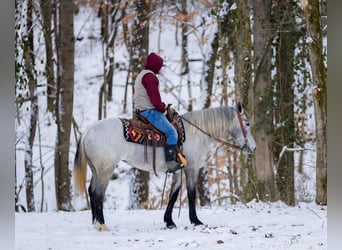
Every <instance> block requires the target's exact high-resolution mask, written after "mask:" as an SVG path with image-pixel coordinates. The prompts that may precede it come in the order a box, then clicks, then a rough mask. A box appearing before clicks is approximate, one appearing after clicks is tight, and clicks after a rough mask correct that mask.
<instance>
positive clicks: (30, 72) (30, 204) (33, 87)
mask: <svg viewBox="0 0 342 250" xmlns="http://www.w3.org/2000/svg"><path fill="white" fill-rule="evenodd" d="M33 8H34V1H33V0H28V1H27V12H26V13H27V14H26V32H27V33H26V37H24V38H23V39H24V60H25V70H26V74H27V81H28V87H29V97H30V100H31V105H30V124H29V127H28V132H27V134H28V138H27V143H26V148H25V160H24V161H25V183H26V202H27V210H28V211H29V212H32V211H35V210H36V209H35V201H34V190H33V186H34V183H33V162H32V158H33V142H34V138H35V134H36V127H37V115H38V100H37V98H38V97H37V76H36V73H35V55H34V32H33V21H32V12H33Z"/></svg>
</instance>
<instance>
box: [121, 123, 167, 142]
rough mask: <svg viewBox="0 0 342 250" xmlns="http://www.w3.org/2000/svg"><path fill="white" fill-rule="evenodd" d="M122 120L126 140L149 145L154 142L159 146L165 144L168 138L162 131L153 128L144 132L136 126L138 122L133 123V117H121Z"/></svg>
mask: <svg viewBox="0 0 342 250" xmlns="http://www.w3.org/2000/svg"><path fill="white" fill-rule="evenodd" d="M120 120H121V122H122V127H123V134H124V137H125V139H126V141H128V142H134V143H139V144H144V145H148V146H153V144H154V143H155V146H157V147H162V146H164V142H165V140H166V138H165V136H164V135H163V134H161V133H160V132H159V133H157V132H154V131H152V130H148V131H146V130H145V131H144V132H142V130H141V129H139V128H138V129H136V128H135V126H134V124H135V125H136V122H134V123H133V122H132V119H125V118H120ZM138 122H140V121H138Z"/></svg>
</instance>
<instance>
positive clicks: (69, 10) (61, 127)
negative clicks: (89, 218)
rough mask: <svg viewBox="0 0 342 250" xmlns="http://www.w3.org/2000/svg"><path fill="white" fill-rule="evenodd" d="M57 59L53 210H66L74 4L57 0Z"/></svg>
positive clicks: (72, 81)
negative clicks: (58, 76)
mask: <svg viewBox="0 0 342 250" xmlns="http://www.w3.org/2000/svg"><path fill="white" fill-rule="evenodd" d="M59 3H60V8H59V21H60V23H59V32H58V33H59V37H60V41H59V56H58V59H59V60H58V66H59V69H60V70H59V73H60V81H59V82H58V87H57V95H58V96H57V99H56V124H57V141H56V148H55V191H56V200H57V209H58V210H65V211H70V210H72V205H71V185H70V177H71V173H70V171H69V148H70V131H71V123H72V109H73V91H74V56H75V55H74V51H75V48H74V46H75V41H74V2H73V1H69V0H60V2H59Z"/></svg>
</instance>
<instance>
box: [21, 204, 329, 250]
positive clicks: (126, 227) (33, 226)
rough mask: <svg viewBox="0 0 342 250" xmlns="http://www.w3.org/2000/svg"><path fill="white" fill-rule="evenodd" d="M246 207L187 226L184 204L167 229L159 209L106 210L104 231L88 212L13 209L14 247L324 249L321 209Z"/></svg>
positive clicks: (207, 212) (212, 211) (212, 213)
mask: <svg viewBox="0 0 342 250" xmlns="http://www.w3.org/2000/svg"><path fill="white" fill-rule="evenodd" d="M247 206H248V207H247ZM247 206H245V205H243V204H237V205H230V206H229V207H217V208H200V209H198V216H199V218H200V220H202V221H203V223H204V225H202V226H193V225H191V224H190V222H189V219H188V208H187V207H182V208H181V213H180V217H178V216H177V215H178V209H177V208H175V210H174V212H173V218H174V222H175V223H176V225H177V228H175V229H166V227H165V225H164V223H163V213H164V210H160V209H156V210H122V209H119V210H115V209H114V210H113V209H106V210H105V211H104V214H105V219H106V224H107V226H108V227H109V229H110V231H109V232H99V231H97V229H95V228H94V226H93V225H92V224H91V212H90V211H89V210H88V211H77V212H47V213H16V215H15V228H16V234H15V237H16V240H15V249H17V250H21V249H23V250H31V249H32V250H46V249H53V250H68V249H70V250H78V249H80V250H87V249H89V250H93V249H139V250H143V249H158V250H163V249H168V250H170V249H206V250H207V249H239V250H240V249H242V250H243V249H262V250H265V249H279V250H282V249H284V250H288V249H300V250H303V249H327V211H326V209H325V207H320V206H317V205H315V204H311V203H309V204H308V203H302V204H299V205H298V206H296V207H288V206H286V205H284V204H282V203H271V204H266V203H256V202H254V201H252V202H250V203H248V204H247Z"/></svg>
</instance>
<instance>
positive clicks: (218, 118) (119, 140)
mask: <svg viewBox="0 0 342 250" xmlns="http://www.w3.org/2000/svg"><path fill="white" fill-rule="evenodd" d="M181 118H182V120H183V125H184V130H185V134H186V140H185V141H184V143H183V153H184V155H185V156H186V160H187V161H188V166H186V167H184V168H183V169H182V171H184V172H185V178H186V188H187V196H188V202H189V218H190V222H191V224H194V225H195V226H197V225H202V224H203V223H202V222H201V221H200V220H199V219H198V217H197V213H196V182H197V178H198V173H199V168H200V167H201V166H203V163H204V160H205V156H206V154H207V152H208V150H209V146H210V144H211V143H212V142H214V141H215V140H218V141H220V142H223V143H224V142H225V141H223V140H221V139H220V138H225V139H230V138H232V139H233V141H234V142H235V144H229V143H226V144H227V145H231V146H232V147H235V148H238V149H240V150H242V151H243V153H245V154H251V153H253V152H254V151H255V150H256V144H255V141H254V138H253V136H252V134H251V123H250V122H249V118H248V114H247V112H246V111H245V110H244V109H243V108H242V106H241V104H240V103H238V104H237V105H236V107H228V106H227V107H217V108H208V109H204V110H197V111H192V112H188V113H185V114H183V115H181ZM148 151H149V153H150V154H151V152H150V151H151V150H148ZM149 156H150V157H151V155H149ZM155 157H156V170H157V172H159V173H161V172H166V171H167V166H166V162H165V156H164V148H163V147H157V149H156V156H155ZM143 158H144V146H143V145H141V144H136V143H132V142H127V141H126V140H125V138H124V136H123V130H122V122H121V121H120V119H119V118H114V117H113V118H106V119H104V120H100V121H97V122H95V123H94V124H93V125H91V126H89V127H88V128H87V129H86V130H85V131H84V133H83V134H82V135H81V137H80V139H79V142H78V145H77V151H76V154H75V160H74V169H73V177H74V186H75V189H76V195H82V194H84V193H85V190H86V176H87V164H88V165H89V167H90V169H91V171H92V177H91V181H90V185H89V187H88V193H89V197H90V203H91V211H92V223H93V224H94V225H95V228H97V229H98V230H99V231H108V230H109V228H108V227H107V226H106V224H105V220H104V216H103V202H104V196H105V191H106V188H107V186H108V183H109V180H110V178H111V176H112V173H113V171H114V169H115V168H116V166H117V164H118V162H119V161H124V162H126V163H128V164H129V165H131V166H133V167H136V168H138V169H141V170H145V171H150V172H152V166H151V164H148V163H147V162H144V160H142V159H143ZM180 187H181V177H180V171H177V172H175V173H174V174H173V175H172V184H171V190H170V196H169V201H168V205H167V207H166V210H165V213H164V223H166V227H167V228H174V227H176V224H175V223H174V222H173V220H172V210H173V207H174V204H175V202H176V200H177V197H178V194H179V191H180Z"/></svg>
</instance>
